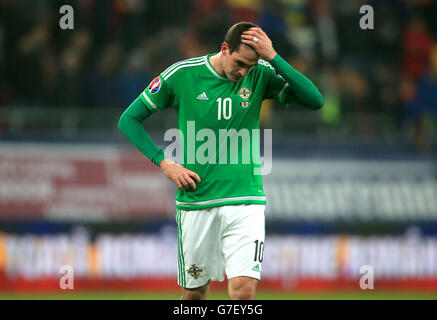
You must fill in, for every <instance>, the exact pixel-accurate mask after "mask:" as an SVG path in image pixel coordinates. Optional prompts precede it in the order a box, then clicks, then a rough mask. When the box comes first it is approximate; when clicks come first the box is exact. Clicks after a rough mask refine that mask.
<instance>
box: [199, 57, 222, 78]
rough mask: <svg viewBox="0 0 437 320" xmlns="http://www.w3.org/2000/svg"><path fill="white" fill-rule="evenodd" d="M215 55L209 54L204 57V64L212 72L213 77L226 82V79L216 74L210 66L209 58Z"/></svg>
mask: <svg viewBox="0 0 437 320" xmlns="http://www.w3.org/2000/svg"><path fill="white" fill-rule="evenodd" d="M216 54H217V53H210V54H207V55H206V56H204V57H205V64H206V66H207V67H208V69H209V70H210V71H211V72H212V74H213V75H215V76H216V77H217V78H219V79H222V80H228V78H226V77H224V76H222V75H221V74H220V73H218V72H217V71H216V70H215V69H214V67H213V66H212V65H211V62H209V57H211V56H215V55H216Z"/></svg>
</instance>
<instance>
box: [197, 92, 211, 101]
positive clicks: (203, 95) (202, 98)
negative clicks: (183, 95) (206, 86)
mask: <svg viewBox="0 0 437 320" xmlns="http://www.w3.org/2000/svg"><path fill="white" fill-rule="evenodd" d="M197 100H208V97H207V96H206V93H205V92H202V93H201V94H199V95H198V96H197Z"/></svg>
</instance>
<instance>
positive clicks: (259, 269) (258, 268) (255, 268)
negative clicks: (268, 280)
mask: <svg viewBox="0 0 437 320" xmlns="http://www.w3.org/2000/svg"><path fill="white" fill-rule="evenodd" d="M252 270H253V271H257V272H261V268H260V267H259V263H258V264H257V265H256V266H255V267H253V268H252Z"/></svg>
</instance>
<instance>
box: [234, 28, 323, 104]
mask: <svg viewBox="0 0 437 320" xmlns="http://www.w3.org/2000/svg"><path fill="white" fill-rule="evenodd" d="M254 37H257V38H258V41H257V42H254V41H253V39H254ZM241 41H242V42H243V43H245V44H247V45H250V46H251V47H253V48H254V49H255V51H256V52H257V53H258V55H259V56H260V58H261V59H263V60H265V61H268V62H269V63H270V64H271V65H272V66H273V68H275V70H276V72H277V73H279V74H280V75H281V76H282V77H284V79H285V80H286V81H287V83H288V84H289V85H290V89H291V90H288V92H289V94H291V95H293V97H291V98H293V100H295V101H296V100H297V101H296V102H297V103H299V104H300V105H302V106H304V107H307V108H310V109H320V108H321V107H322V106H323V96H322V94H321V93H320V91H319V89H317V87H316V86H315V85H314V83H312V81H311V80H310V79H308V78H307V77H306V76H304V75H303V74H302V73H300V72H299V71H297V70H296V69H294V68H293V67H292V66H291V65H289V64H288V63H287V61H285V60H284V59H283V58H282V57H281V56H280V55H279V54H278V53H277V52H276V51H275V49H274V48H273V45H272V41H271V40H270V38H269V37H268V36H267V34H266V33H265V32H264V31H263V30H262V29H261V28H258V27H255V28H250V29H249V30H247V31H244V32H243V34H242V35H241Z"/></svg>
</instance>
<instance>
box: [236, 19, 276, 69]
mask: <svg viewBox="0 0 437 320" xmlns="http://www.w3.org/2000/svg"><path fill="white" fill-rule="evenodd" d="M241 42H243V43H245V44H247V45H249V46H251V47H252V48H254V49H255V51H256V52H257V53H258V54H259V56H260V58H261V59H263V60H266V61H271V60H273V58H274V57H275V56H276V51H275V49H273V44H272V41H271V40H270V38H269V37H268V36H267V34H266V33H265V32H264V31H263V30H262V29H261V28H259V27H253V28H250V29H249V30H247V31H244V32H243V33H242V34H241Z"/></svg>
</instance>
